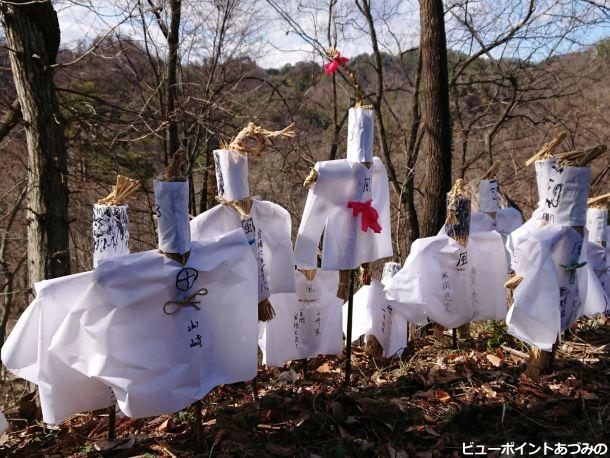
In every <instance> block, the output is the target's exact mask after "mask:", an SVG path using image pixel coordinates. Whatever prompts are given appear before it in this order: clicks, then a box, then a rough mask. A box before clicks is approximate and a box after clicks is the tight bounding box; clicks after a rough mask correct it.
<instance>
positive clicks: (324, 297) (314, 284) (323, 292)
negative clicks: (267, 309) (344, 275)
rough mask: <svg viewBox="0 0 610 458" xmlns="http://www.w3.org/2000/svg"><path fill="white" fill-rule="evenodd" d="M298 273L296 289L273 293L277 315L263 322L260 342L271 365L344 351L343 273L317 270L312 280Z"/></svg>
mask: <svg viewBox="0 0 610 458" xmlns="http://www.w3.org/2000/svg"><path fill="white" fill-rule="evenodd" d="M294 275H295V278H296V286H297V291H296V293H288V294H274V295H272V296H271V297H270V298H269V300H270V301H271V305H273V309H274V310H275V318H273V319H272V320H271V321H267V322H265V323H262V324H261V328H262V333H261V336H260V338H259V341H258V343H259V346H260V347H261V351H262V352H263V364H266V365H268V366H283V365H284V364H285V363H286V362H287V361H292V360H297V359H304V358H315V357H316V356H318V355H339V354H341V351H342V345H343V337H342V335H341V304H342V303H343V302H342V301H341V299H339V298H338V297H337V296H336V291H337V286H338V284H339V273H338V272H336V271H323V270H317V271H316V276H315V277H314V279H313V280H311V281H310V280H308V279H307V278H306V277H305V275H304V274H303V273H301V272H299V271H295V274H294Z"/></svg>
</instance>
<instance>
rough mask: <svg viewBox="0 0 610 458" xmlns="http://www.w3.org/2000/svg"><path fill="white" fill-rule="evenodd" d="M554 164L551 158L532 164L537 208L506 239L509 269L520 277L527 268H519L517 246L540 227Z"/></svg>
mask: <svg viewBox="0 0 610 458" xmlns="http://www.w3.org/2000/svg"><path fill="white" fill-rule="evenodd" d="M555 163H556V159H555V158H553V157H551V158H548V159H541V160H538V161H536V162H534V168H535V170H536V185H537V188H538V207H537V208H536V209H535V210H534V212H533V213H532V216H531V218H530V219H528V220H527V221H526V222H525V223H523V224H522V225H521V226H520V227H518V228H516V229H515V230H513V231H512V232H510V233H509V234H508V236H507V237H506V248H507V250H508V253H509V256H510V259H511V269H512V270H514V271H515V272H516V273H518V274H520V275H523V271H524V269H525V267H527V266H521V256H520V255H519V251H520V250H519V245H520V244H521V242H522V241H523V240H527V239H528V237H529V234H530V232H531V231H532V230H534V229H536V228H538V227H539V226H540V223H541V221H542V214H543V212H544V209H545V207H546V192H547V189H548V187H549V178H550V176H551V170H552V168H553V166H554V165H555Z"/></svg>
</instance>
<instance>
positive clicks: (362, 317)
mask: <svg viewBox="0 0 610 458" xmlns="http://www.w3.org/2000/svg"><path fill="white" fill-rule="evenodd" d="M383 288H384V285H383V284H382V283H381V282H380V281H378V280H375V279H373V280H371V284H370V285H364V286H362V287H361V288H360V289H359V290H358V291H357V292H356V294H354V312H353V321H352V341H356V340H358V339H359V338H360V337H361V336H363V335H367V336H368V335H373V336H375V337H376V338H377V340H378V341H379V343H380V344H381V347H382V348H383V356H384V357H385V358H390V357H392V356H394V355H395V354H402V352H403V350H404V349H405V348H406V347H407V332H408V322H407V320H406V319H405V318H404V316H403V315H401V314H400V313H398V312H397V311H396V303H395V302H394V301H391V300H389V299H388V298H387V297H386V294H385V292H384V291H383ZM347 312H348V303H347V302H346V303H345V304H344V305H343V333H344V334H345V335H346V336H347ZM423 318H424V320H423V321H424V323H425V322H426V318H425V315H424V317H423ZM424 323H420V324H424Z"/></svg>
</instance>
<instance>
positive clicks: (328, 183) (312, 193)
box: [294, 157, 392, 270]
mask: <svg viewBox="0 0 610 458" xmlns="http://www.w3.org/2000/svg"><path fill="white" fill-rule="evenodd" d="M372 162H373V165H372V166H371V168H367V167H366V166H364V165H363V164H362V163H360V162H353V161H349V160H347V159H337V160H334V161H324V162H318V163H317V164H316V165H315V167H314V169H315V170H316V172H317V173H318V177H317V179H316V182H315V183H314V184H312V185H311V187H310V188H309V193H308V195H307V201H306V203H305V209H304V210H303V216H302V219H301V224H300V226H299V232H298V235H297V240H296V243H295V249H294V255H295V260H296V263H297V266H299V268H304V269H312V268H315V267H316V266H317V254H318V244H319V243H320V238H321V236H322V232H324V242H323V246H322V269H324V270H345V269H355V268H357V267H359V266H360V265H361V264H363V263H365V262H373V261H375V260H377V259H380V258H385V257H389V256H392V234H391V227H390V198H389V188H388V176H387V172H386V169H385V167H384V165H383V163H382V162H381V160H380V159H379V158H377V157H374V158H373V161H372ZM350 202H357V203H361V204H366V203H367V202H370V205H371V207H373V208H374V209H375V210H376V211H377V213H378V219H377V221H378V223H379V225H380V226H381V232H379V233H376V232H374V231H373V229H371V228H370V227H367V228H366V231H363V230H362V218H363V214H362V213H359V214H357V215H356V216H353V210H352V208H349V207H348V204H349V203H350Z"/></svg>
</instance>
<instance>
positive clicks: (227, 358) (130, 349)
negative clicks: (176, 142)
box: [50, 179, 258, 418]
mask: <svg viewBox="0 0 610 458" xmlns="http://www.w3.org/2000/svg"><path fill="white" fill-rule="evenodd" d="M154 190H155V196H156V199H157V210H156V211H157V221H158V229H159V232H158V235H159V251H157V250H153V251H147V252H143V253H137V254H130V255H125V256H119V257H116V258H113V259H109V260H106V261H104V262H102V263H101V264H100V265H99V266H98V267H97V269H96V270H95V271H94V272H93V274H92V279H91V282H90V284H89V285H88V287H87V289H86V291H85V294H84V295H83V296H82V297H80V298H79V300H78V301H77V302H76V303H75V305H74V306H73V307H72V309H71V310H70V312H69V314H68V316H67V317H66V318H65V319H64V321H63V323H62V324H61V326H60V327H59V329H58V330H57V332H56V333H55V336H54V337H53V340H52V342H51V346H50V352H51V354H53V355H54V356H55V357H57V358H58V359H60V360H61V361H62V362H64V363H65V364H67V365H69V366H71V367H72V368H73V369H75V370H76V371H78V372H80V373H81V374H83V375H86V376H88V377H91V378H93V379H95V380H98V381H100V382H102V383H104V384H106V385H108V386H110V387H111V388H112V390H113V392H114V394H115V397H116V399H117V402H118V404H119V407H120V409H121V410H122V411H123V412H124V413H125V414H126V415H127V416H130V417H134V418H138V417H146V416H153V415H159V414H165V413H171V412H175V411H178V410H181V409H182V408H184V407H186V406H188V405H189V404H191V403H193V402H195V401H198V400H199V399H201V398H202V397H203V396H205V395H206V394H207V393H208V392H209V391H210V390H211V389H212V388H214V387H215V386H217V385H219V384H224V383H234V382H239V381H246V380H250V379H252V378H253V377H254V376H255V375H256V369H257V363H258V358H257V345H256V335H257V321H258V320H257V316H256V315H257V314H256V308H255V304H256V291H257V277H256V261H255V259H254V257H253V256H252V255H251V252H250V247H249V245H248V242H247V240H246V238H245V236H244V234H243V231H241V230H236V231H232V232H229V233H227V234H225V235H223V236H220V237H217V238H214V239H210V240H207V241H204V242H201V243H198V242H191V240H190V230H189V221H188V183H187V182H186V181H180V180H176V181H171V180H168V179H166V180H162V179H159V180H155V181H154ZM170 255H171V256H170Z"/></svg>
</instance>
